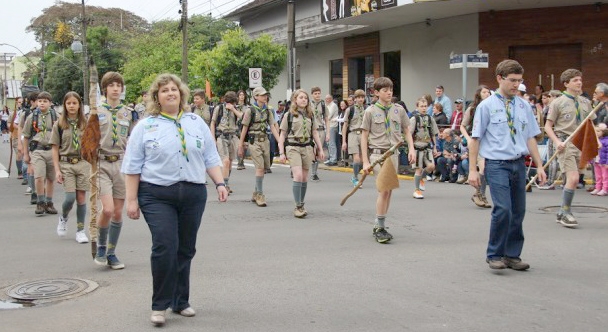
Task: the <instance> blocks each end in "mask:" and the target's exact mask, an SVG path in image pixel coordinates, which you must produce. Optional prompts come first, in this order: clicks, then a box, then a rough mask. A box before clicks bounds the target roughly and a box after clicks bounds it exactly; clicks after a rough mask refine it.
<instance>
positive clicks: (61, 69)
mask: <svg viewBox="0 0 608 332" xmlns="http://www.w3.org/2000/svg"><path fill="white" fill-rule="evenodd" d="M79 59H82V58H79V57H78V56H74V54H73V53H72V51H66V52H65V53H64V54H63V56H62V55H52V54H51V55H50V56H47V58H46V59H45V63H46V67H47V69H46V70H47V72H48V73H50V74H49V75H47V78H46V80H45V81H44V90H46V91H48V92H49V93H50V94H51V96H53V101H54V102H56V103H58V104H60V103H61V101H62V100H63V96H64V95H65V94H66V93H67V92H68V91H76V92H78V94H79V95H81V96H82V95H83V94H82V92H83V90H84V87H83V84H82V71H81V70H80V68H81V67H80V63H79V62H78V61H79ZM70 61H71V62H70Z"/></svg>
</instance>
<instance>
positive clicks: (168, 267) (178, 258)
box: [138, 182, 207, 311]
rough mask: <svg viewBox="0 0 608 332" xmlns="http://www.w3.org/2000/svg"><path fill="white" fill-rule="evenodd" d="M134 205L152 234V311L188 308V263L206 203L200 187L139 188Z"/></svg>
mask: <svg viewBox="0 0 608 332" xmlns="http://www.w3.org/2000/svg"><path fill="white" fill-rule="evenodd" d="M138 201H139V207H140V209H141V212H142V213H143V215H144V218H145V219H146V223H148V227H149V228H150V233H151V234H152V254H151V255H150V262H151V265H152V281H153V293H152V310H165V309H167V308H169V307H171V308H172V309H173V311H181V310H184V309H186V308H188V307H189V306H190V304H189V303H188V300H189V296H190V263H191V261H192V258H193V257H194V254H195V253H196V236H197V232H198V228H199V226H200V224H201V218H202V217H203V212H204V211H205V204H206V202H207V188H206V186H205V185H204V184H195V183H188V182H178V183H176V184H173V185H171V186H167V187H165V186H157V185H154V184H151V183H146V182H141V183H140V184H139V193H138Z"/></svg>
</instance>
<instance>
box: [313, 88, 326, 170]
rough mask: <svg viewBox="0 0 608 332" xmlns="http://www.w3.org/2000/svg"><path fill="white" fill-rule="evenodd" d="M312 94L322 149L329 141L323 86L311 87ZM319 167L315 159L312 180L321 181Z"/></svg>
mask: <svg viewBox="0 0 608 332" xmlns="http://www.w3.org/2000/svg"><path fill="white" fill-rule="evenodd" d="M310 94H311V95H312V101H311V104H312V108H313V112H314V115H315V120H316V122H317V123H318V124H319V126H318V127H317V131H318V134H319V138H320V139H321V141H322V143H323V146H322V147H321V149H325V148H326V146H327V142H328V141H329V131H326V129H329V117H328V116H327V115H328V114H327V107H326V105H325V102H323V100H321V88H319V87H316V86H315V87H313V88H311V89H310ZM318 169H319V161H318V160H316V158H315V160H314V161H313V162H312V180H313V181H319V180H320V179H319V176H318V175H317V170H318Z"/></svg>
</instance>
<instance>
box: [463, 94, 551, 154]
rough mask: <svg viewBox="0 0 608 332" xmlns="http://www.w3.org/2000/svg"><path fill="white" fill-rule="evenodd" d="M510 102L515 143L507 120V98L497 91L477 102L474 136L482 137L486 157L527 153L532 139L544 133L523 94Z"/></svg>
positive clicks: (482, 147)
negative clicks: (505, 100)
mask: <svg viewBox="0 0 608 332" xmlns="http://www.w3.org/2000/svg"><path fill="white" fill-rule="evenodd" d="M510 103H511V113H512V115H513V119H514V122H513V125H514V126H515V144H513V140H512V139H511V134H510V129H509V124H508V123H507V111H506V109H505V104H504V99H502V97H501V96H499V95H498V94H494V95H492V96H490V97H488V98H486V99H485V100H484V101H482V102H481V103H480V104H479V106H477V109H476V111H475V118H474V119H473V133H472V135H471V137H473V138H478V139H479V154H480V155H481V156H482V157H484V158H486V159H493V160H514V159H517V158H520V157H522V156H526V155H528V154H529V153H530V151H528V143H527V142H528V139H529V138H531V137H534V136H536V135H538V134H540V128H538V124H537V123H536V119H535V118H534V114H533V113H532V108H531V106H530V104H529V103H528V102H526V101H525V100H524V99H523V98H520V97H515V98H514V99H513V100H512V101H511V102H510Z"/></svg>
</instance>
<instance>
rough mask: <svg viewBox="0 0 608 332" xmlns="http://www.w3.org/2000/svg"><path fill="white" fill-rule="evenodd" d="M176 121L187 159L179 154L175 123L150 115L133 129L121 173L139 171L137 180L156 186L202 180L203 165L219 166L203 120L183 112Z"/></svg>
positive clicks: (202, 181)
mask: <svg viewBox="0 0 608 332" xmlns="http://www.w3.org/2000/svg"><path fill="white" fill-rule="evenodd" d="M180 124H181V126H182V128H183V129H184V137H185V140H186V148H187V150H188V160H189V161H188V160H186V157H184V156H183V154H182V143H181V138H180V135H179V133H178V131H177V126H176V125H175V123H174V122H173V121H172V120H169V119H165V118H163V117H161V116H150V117H148V118H145V119H142V120H140V121H139V122H138V123H137V125H136V126H135V128H133V131H132V132H131V136H130V138H129V142H128V144H127V149H126V151H125V157H124V160H123V162H122V168H121V172H122V173H124V174H140V175H141V178H140V181H145V182H149V183H153V184H156V185H159V186H170V185H172V184H174V183H177V182H180V181H186V182H192V183H205V181H206V171H207V168H211V167H214V166H220V165H221V160H220V157H219V155H218V152H217V147H216V145H215V140H214V139H213V138H212V137H211V131H210V130H209V127H208V126H207V124H206V123H205V121H204V120H203V119H202V118H201V117H199V116H198V115H196V114H194V113H184V114H183V115H182V117H181V118H180Z"/></svg>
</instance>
